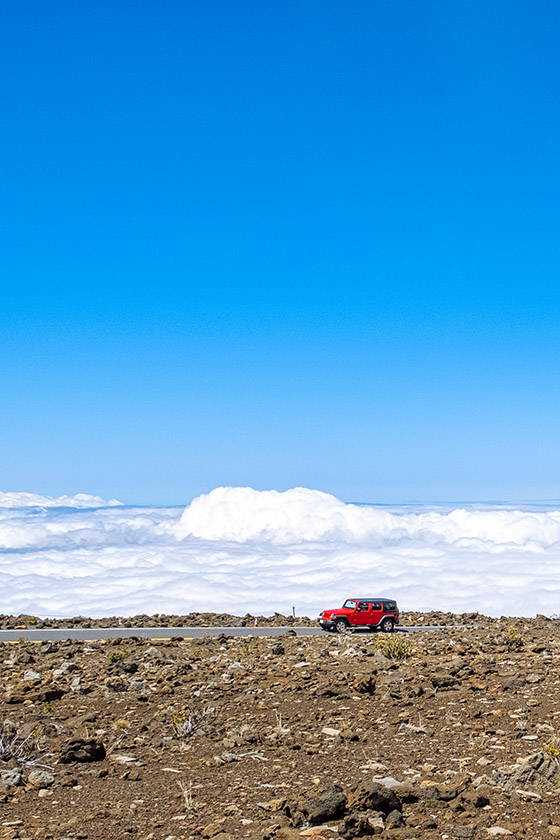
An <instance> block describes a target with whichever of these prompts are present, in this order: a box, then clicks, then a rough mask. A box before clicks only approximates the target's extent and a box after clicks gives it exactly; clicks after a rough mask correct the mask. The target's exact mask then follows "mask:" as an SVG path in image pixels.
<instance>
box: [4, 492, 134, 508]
mask: <svg viewBox="0 0 560 840" xmlns="http://www.w3.org/2000/svg"><path fill="white" fill-rule="evenodd" d="M115 505H122V502H119V501H118V500H117V499H111V500H110V501H109V502H107V501H105V499H102V498H101V497H100V496H88V495H87V494H86V493H78V494H77V495H76V496H58V497H56V496H38V495H37V494H36V493H2V491H0V508H2V507H7V508H20V507H77V508H94V507H108V506H110V507H112V506H115Z"/></svg>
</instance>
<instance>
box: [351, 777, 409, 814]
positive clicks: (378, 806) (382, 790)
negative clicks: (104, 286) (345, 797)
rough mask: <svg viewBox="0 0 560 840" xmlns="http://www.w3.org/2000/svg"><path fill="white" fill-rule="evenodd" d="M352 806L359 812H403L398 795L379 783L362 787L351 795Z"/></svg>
mask: <svg viewBox="0 0 560 840" xmlns="http://www.w3.org/2000/svg"><path fill="white" fill-rule="evenodd" d="M350 804H351V806H352V808H355V809H356V810H359V811H370V810H371V811H381V812H382V813H383V814H390V813H391V811H402V802H401V800H400V799H399V797H398V796H397V794H396V793H395V792H394V791H392V790H389V788H386V787H385V786H384V785H381V784H379V782H369V783H367V784H365V785H360V787H358V788H357V789H356V790H355V791H354V793H353V794H352V795H351V797H350Z"/></svg>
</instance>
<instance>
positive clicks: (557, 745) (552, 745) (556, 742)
mask: <svg viewBox="0 0 560 840" xmlns="http://www.w3.org/2000/svg"><path fill="white" fill-rule="evenodd" d="M541 752H542V753H543V755H549V756H550V757H551V758H556V759H557V758H559V757H560V738H558V736H557V735H555V736H554V737H553V738H551V739H550V741H549V742H548V744H545V745H544V747H543V748H542V750H541Z"/></svg>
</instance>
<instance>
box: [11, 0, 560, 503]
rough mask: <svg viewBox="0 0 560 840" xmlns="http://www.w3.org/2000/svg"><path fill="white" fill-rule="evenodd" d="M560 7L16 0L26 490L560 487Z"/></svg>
mask: <svg viewBox="0 0 560 840" xmlns="http://www.w3.org/2000/svg"><path fill="white" fill-rule="evenodd" d="M559 25H560V7H559V6H558V4H557V3H555V2H552V0H550V1H548V0H544V2H539V0H531V2H529V0H527V2H519V1H518V0H507V2H505V1H504V2H492V1H491V2H488V0H484V1H483V0H472V2H466V3H465V2H458V0H457V1H456V0H451V2H448V0H439V2H430V1H429V0H427V2H416V0H414V2H406V0H399V2H395V0H359V1H358V0H354V2H352V0H351V1H350V2H347V0H344V2H343V0H338V2H332V0H297V2H296V0H282V2H270V3H269V2H262V0H235V2H231V0H223V2H218V0H188V2H183V1H182V0H172V1H171V0H157V2H146V1H145V0H134V2H132V0H118V2H117V0H112V2H111V1H110V0H107V1H105V0H104V1H103V2H100V1H99V0H95V2H88V0H80V2H78V3H75V2H70V1H69V0H67V2H57V0H53V2H49V3H43V2H33V1H32V0H31V2H29V3H23V4H22V3H20V2H15V0H8V1H7V2H6V3H5V4H4V6H3V24H2V34H1V36H0V37H1V39H2V49H1V55H2V86H1V90H0V97H1V106H2V114H3V129H2V139H3V143H2V146H3V154H2V163H1V166H2V173H1V178H2V193H3V201H2V210H1V211H0V212H1V213H2V219H1V228H0V229H1V237H2V245H1V248H0V270H1V274H2V278H3V281H2V297H1V306H0V384H1V389H2V410H1V412H0V441H1V443H0V456H1V457H0V489H2V490H27V491H32V492H39V493H48V494H59V493H74V492H92V493H98V494H101V495H105V496H117V497H119V498H121V499H123V500H125V501H128V502H142V503H183V502H188V501H189V500H190V499H191V498H192V497H193V496H194V495H197V494H198V493H200V492H205V491H208V490H210V489H212V488H213V487H215V486H217V485H220V484H242V485H245V484H247V485H251V486H253V487H256V488H261V489H264V488H276V489H285V488H288V487H291V486H294V485H304V486H308V487H314V488H318V489H322V490H325V491H329V492H333V493H335V494H336V495H338V496H339V497H341V498H343V499H345V500H347V501H354V500H360V501H372V502H376V501H377V502H383V501H388V502H392V501H403V500H410V499H418V500H427V499H432V500H433V499H441V500H454V499H477V500H488V499H504V500H508V499H520V498H551V497H558V496H560V490H559V489H558V476H559V473H560V433H559V419H560V416H559V415H560V412H559V409H560V397H559V370H560V367H559V361H560V358H559V355H560V354H559V350H560V318H559V316H560V283H559V280H560V277H559V264H560V259H559V258H560V253H559V252H560V237H559V187H560V173H559V166H560V156H559V153H558V150H559V149H560V109H559V107H558V102H559V87H560V84H559V79H560V66H559V65H560V62H559V52H558V38H559V35H560V26H559Z"/></svg>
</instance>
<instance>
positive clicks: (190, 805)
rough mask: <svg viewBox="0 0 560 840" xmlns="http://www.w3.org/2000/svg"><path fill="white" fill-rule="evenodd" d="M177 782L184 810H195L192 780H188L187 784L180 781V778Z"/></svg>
mask: <svg viewBox="0 0 560 840" xmlns="http://www.w3.org/2000/svg"><path fill="white" fill-rule="evenodd" d="M177 784H178V785H179V789H180V791H181V798H182V800H183V807H184V809H185V811H194V810H196V805H195V801H194V796H193V792H192V790H193V784H192V781H189V783H188V785H186V784H185V783H184V782H182V781H181V780H180V779H178V780H177Z"/></svg>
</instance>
